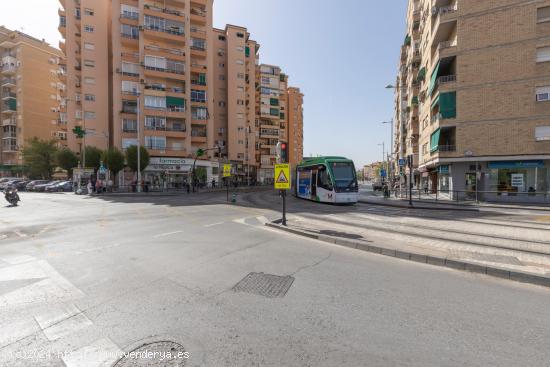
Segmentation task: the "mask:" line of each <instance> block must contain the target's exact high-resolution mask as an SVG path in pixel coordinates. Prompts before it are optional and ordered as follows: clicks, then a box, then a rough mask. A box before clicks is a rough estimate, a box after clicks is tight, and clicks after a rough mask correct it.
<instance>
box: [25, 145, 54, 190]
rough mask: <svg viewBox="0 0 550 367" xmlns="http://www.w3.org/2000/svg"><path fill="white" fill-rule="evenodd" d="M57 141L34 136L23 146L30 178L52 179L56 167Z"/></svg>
mask: <svg viewBox="0 0 550 367" xmlns="http://www.w3.org/2000/svg"><path fill="white" fill-rule="evenodd" d="M56 152H57V148H56V146H55V141H53V140H50V141H47V140H41V139H38V138H37V137H34V138H32V139H31V140H29V141H28V142H27V145H26V146H25V147H24V148H23V161H24V162H25V166H26V167H27V170H28V172H29V177H30V178H41V179H45V180H46V179H50V178H51V177H52V174H53V171H54V169H55V156H56Z"/></svg>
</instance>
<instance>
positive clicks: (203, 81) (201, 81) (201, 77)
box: [199, 74, 206, 85]
mask: <svg viewBox="0 0 550 367" xmlns="http://www.w3.org/2000/svg"><path fill="white" fill-rule="evenodd" d="M199 85H206V74H199Z"/></svg>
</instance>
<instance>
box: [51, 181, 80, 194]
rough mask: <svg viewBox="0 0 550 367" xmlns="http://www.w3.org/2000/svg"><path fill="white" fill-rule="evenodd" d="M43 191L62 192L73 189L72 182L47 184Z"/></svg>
mask: <svg viewBox="0 0 550 367" xmlns="http://www.w3.org/2000/svg"><path fill="white" fill-rule="evenodd" d="M44 191H45V192H64V191H73V183H72V182H71V181H61V182H58V183H54V184H51V185H48V186H46V187H45V188H44Z"/></svg>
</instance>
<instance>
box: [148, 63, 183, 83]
mask: <svg viewBox="0 0 550 367" xmlns="http://www.w3.org/2000/svg"><path fill="white" fill-rule="evenodd" d="M175 65H176V64H174V65H173V66H172V67H171V66H170V65H168V66H167V67H165V68H162V67H156V66H150V65H145V66H144V69H145V72H144V74H145V75H149V76H152V77H158V78H171V79H175V80H185V75H184V74H185V66H184V65H183V64H181V63H180V64H179V66H175Z"/></svg>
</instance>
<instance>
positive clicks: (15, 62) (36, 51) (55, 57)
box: [0, 26, 67, 175]
mask: <svg viewBox="0 0 550 367" xmlns="http://www.w3.org/2000/svg"><path fill="white" fill-rule="evenodd" d="M61 58H62V53H61V52H60V51H59V50H57V49H55V48H53V47H51V46H50V45H48V44H47V43H46V42H44V40H38V39H35V38H33V37H31V36H29V35H26V34H24V33H21V32H18V31H12V30H9V29H7V28H5V27H3V26H0V61H1V63H0V64H1V65H0V74H1V75H0V88H1V89H2V94H1V98H2V101H1V102H0V121H1V122H2V140H1V145H0V146H1V152H0V174H5V175H10V174H11V173H13V172H16V171H18V170H19V168H21V167H20V166H21V165H22V156H21V152H22V148H23V147H24V145H25V144H26V142H27V141H28V140H29V139H31V138H33V137H39V138H41V139H46V140H50V139H55V140H57V142H58V144H59V145H63V144H65V142H66V139H67V133H66V128H65V125H64V124H65V122H66V120H65V118H64V116H63V115H60V111H59V105H60V103H61V99H62V98H61V93H62V91H63V89H64V88H65V86H64V84H63V83H62V82H61V81H60V78H59V73H58V72H59V63H60V60H61Z"/></svg>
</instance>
